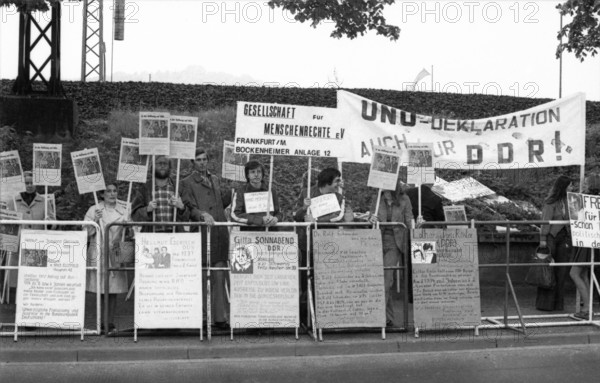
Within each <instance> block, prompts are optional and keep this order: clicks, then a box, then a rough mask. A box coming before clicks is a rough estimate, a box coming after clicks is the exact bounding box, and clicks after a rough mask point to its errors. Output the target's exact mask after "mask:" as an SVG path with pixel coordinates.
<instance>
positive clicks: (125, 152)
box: [117, 137, 148, 183]
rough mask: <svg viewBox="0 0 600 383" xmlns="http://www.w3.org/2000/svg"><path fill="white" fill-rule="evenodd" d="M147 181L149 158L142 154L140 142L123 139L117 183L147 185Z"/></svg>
mask: <svg viewBox="0 0 600 383" xmlns="http://www.w3.org/2000/svg"><path fill="white" fill-rule="evenodd" d="M147 179H148V156H146V155H141V154H140V145H139V140H138V139H135V138H124V137H122V138H121V151H120V155H119V167H118V170H117V181H126V182H139V183H146V181H147Z"/></svg>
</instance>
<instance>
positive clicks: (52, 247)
mask: <svg viewBox="0 0 600 383" xmlns="http://www.w3.org/2000/svg"><path fill="white" fill-rule="evenodd" d="M20 242H21V247H20V249H19V277H18V280H17V311H16V317H15V321H16V323H17V325H18V326H30V327H56V326H59V327H60V328H70V329H80V328H82V327H83V326H84V317H85V277H86V257H85V254H86V248H87V231H46V230H22V232H21V241H20Z"/></svg>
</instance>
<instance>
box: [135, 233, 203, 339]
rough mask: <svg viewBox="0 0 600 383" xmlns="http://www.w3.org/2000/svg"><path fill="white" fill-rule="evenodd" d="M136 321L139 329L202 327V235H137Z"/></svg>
mask: <svg viewBox="0 0 600 383" xmlns="http://www.w3.org/2000/svg"><path fill="white" fill-rule="evenodd" d="M135 248H136V254H135V258H136V259H135V303H134V321H135V324H136V326H137V327H138V328H194V329H196V328H198V329H199V328H202V260H201V256H200V253H199V249H201V248H202V245H201V240H200V234H199V233H194V234H187V233H138V234H136V236H135Z"/></svg>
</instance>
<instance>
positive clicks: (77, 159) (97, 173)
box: [71, 148, 106, 196]
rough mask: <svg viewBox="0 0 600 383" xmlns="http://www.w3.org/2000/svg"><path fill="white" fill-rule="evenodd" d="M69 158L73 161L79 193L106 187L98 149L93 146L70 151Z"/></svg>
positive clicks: (100, 189) (91, 191)
mask: <svg viewBox="0 0 600 383" xmlns="http://www.w3.org/2000/svg"><path fill="white" fill-rule="evenodd" d="M71 160H72V161H73V169H74V170H75V180H76V181H77V188H78V189H79V194H85V193H93V192H96V191H102V190H104V189H106V185H105V183H104V175H103V174H102V166H101V165H100V157H99V156H98V149H96V148H93V149H84V150H80V151H78V152H71ZM94 196H95V193H94Z"/></svg>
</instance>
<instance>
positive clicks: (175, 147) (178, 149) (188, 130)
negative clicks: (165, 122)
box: [169, 116, 198, 160]
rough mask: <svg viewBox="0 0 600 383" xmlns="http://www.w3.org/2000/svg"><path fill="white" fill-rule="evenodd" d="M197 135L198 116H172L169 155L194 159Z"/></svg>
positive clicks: (170, 119)
mask: <svg viewBox="0 0 600 383" xmlns="http://www.w3.org/2000/svg"><path fill="white" fill-rule="evenodd" d="M197 135H198V117H188V116H170V118H169V157H170V158H179V159H189V160H193V159H194V158H195V157H196V137H197Z"/></svg>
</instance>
